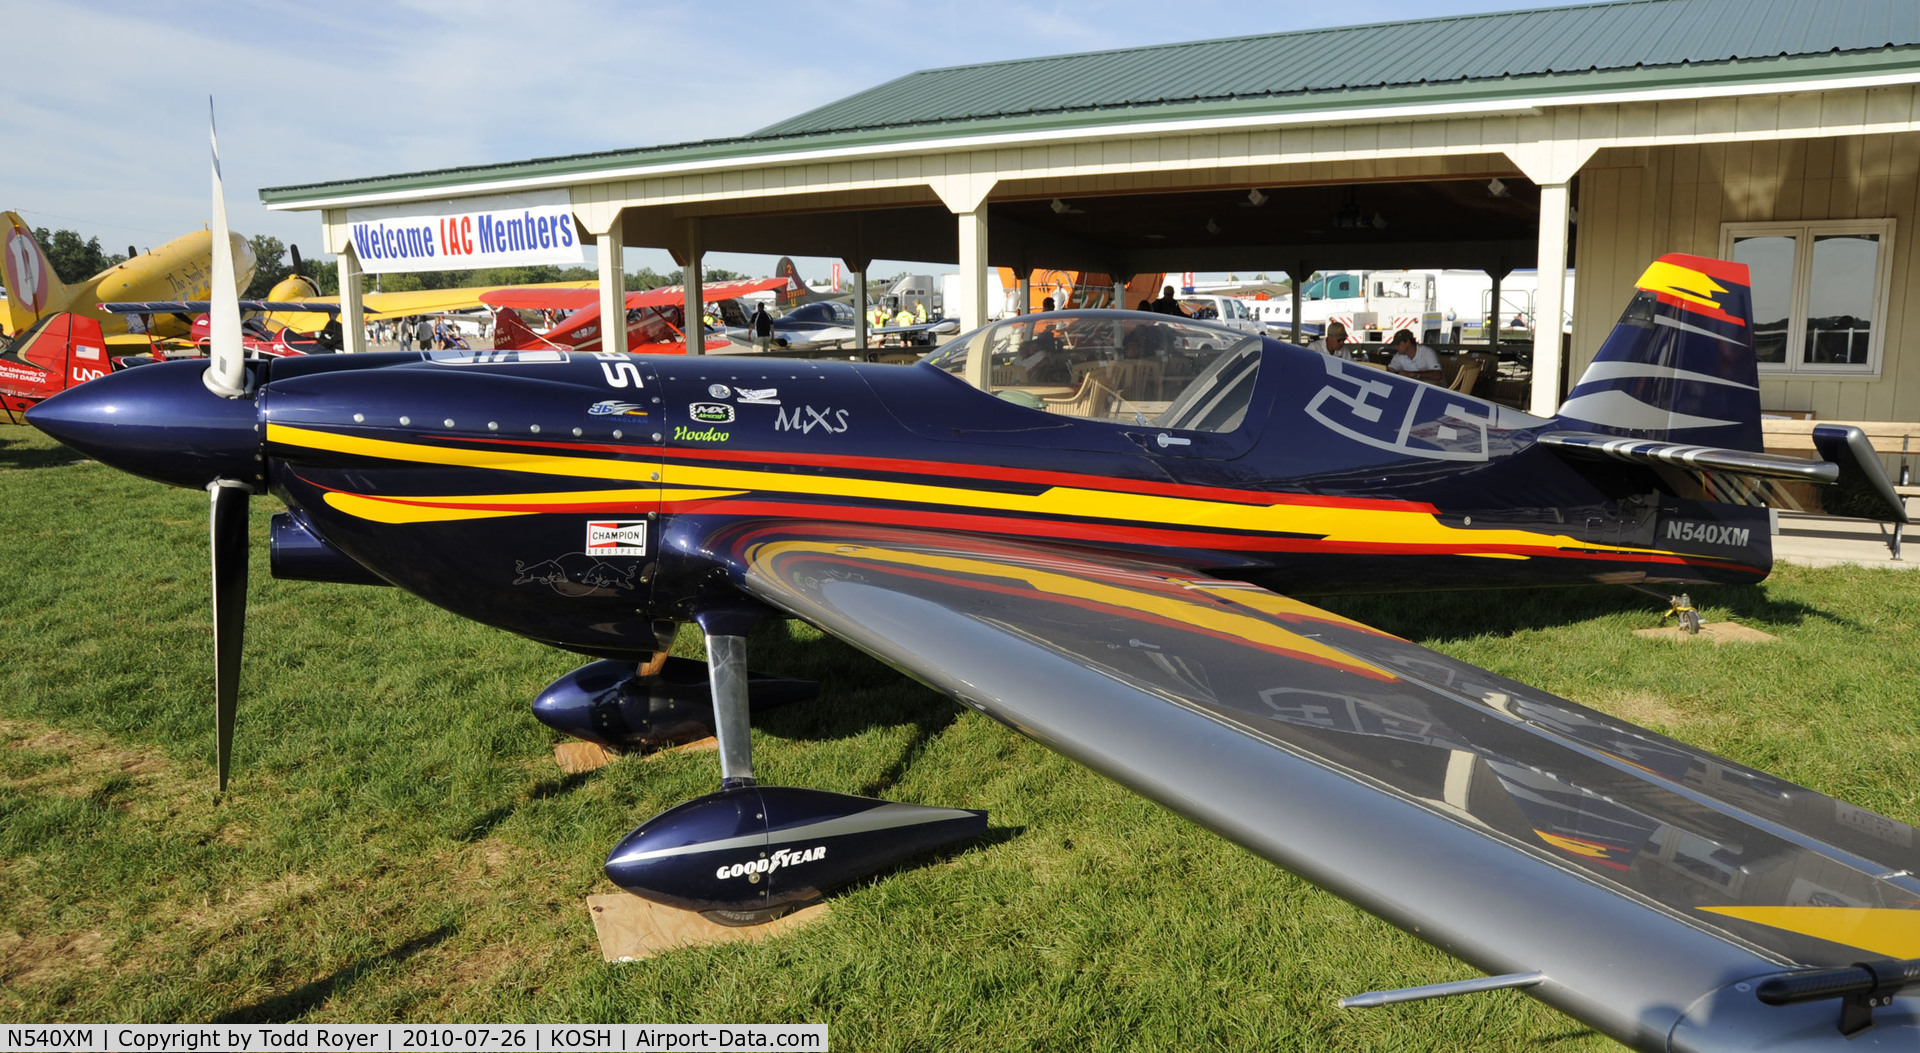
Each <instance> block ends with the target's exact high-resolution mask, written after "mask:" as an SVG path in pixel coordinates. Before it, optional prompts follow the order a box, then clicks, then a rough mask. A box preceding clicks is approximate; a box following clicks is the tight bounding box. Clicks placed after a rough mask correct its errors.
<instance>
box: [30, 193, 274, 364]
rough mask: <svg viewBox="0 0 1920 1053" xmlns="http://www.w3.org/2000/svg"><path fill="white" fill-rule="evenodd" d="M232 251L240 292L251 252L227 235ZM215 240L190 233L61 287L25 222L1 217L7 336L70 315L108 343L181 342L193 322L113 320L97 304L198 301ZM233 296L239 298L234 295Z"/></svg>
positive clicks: (206, 288) (203, 233)
mask: <svg viewBox="0 0 1920 1053" xmlns="http://www.w3.org/2000/svg"><path fill="white" fill-rule="evenodd" d="M227 238H228V241H229V242H230V243H231V244H232V246H233V274H234V280H235V281H236V282H238V283H239V288H245V287H246V285H247V283H248V282H250V281H252V280H253V269H254V262H255V261H254V256H253V248H252V246H250V245H248V244H247V239H246V238H245V237H243V236H241V235H239V234H229V235H227ZM212 255H213V234H212V233H211V232H210V231H205V230H196V231H194V232H193V233H191V234H184V235H182V236H180V237H177V238H175V239H173V240H172V241H169V242H167V243H166V244H165V245H162V246H160V247H159V248H157V249H151V250H149V251H147V252H143V253H141V254H140V255H138V256H135V257H133V258H131V259H129V260H126V261H125V262H123V263H116V264H114V265H113V266H111V267H108V268H107V269H106V270H104V271H101V272H100V273H99V274H96V275H94V276H93V277H91V278H88V279H86V280H85V281H83V282H80V283H79V284H77V285H67V284H66V283H64V282H62V281H61V280H60V278H59V276H58V275H56V274H54V272H53V264H52V263H51V262H50V261H49V260H48V259H47V255H46V253H44V252H42V251H41V249H40V243H39V242H37V241H35V240H34V238H33V231H32V230H31V229H29V228H28V227H27V224H26V221H24V220H22V219H21V218H20V217H19V216H18V215H16V214H14V213H12V212H6V213H0V275H4V277H5V280H6V290H7V297H6V301H5V307H6V321H7V330H8V332H10V333H16V334H17V333H23V332H26V330H27V329H28V327H30V326H32V325H33V323H34V322H36V321H39V320H40V318H42V317H43V316H45V315H50V314H60V313H67V314H76V315H80V316H81V317H83V318H91V319H93V320H94V321H96V322H99V323H100V331H101V334H102V335H103V336H105V337H106V338H107V340H108V342H115V338H116V337H118V338H121V340H125V339H127V338H128V337H131V338H132V339H135V340H141V341H144V340H145V339H146V338H147V336H148V333H147V329H148V328H149V327H150V328H152V329H153V330H154V331H153V333H152V334H151V335H153V336H155V337H160V338H165V337H185V336H186V335H187V331H188V328H189V327H190V326H191V325H192V319H190V318H189V319H181V318H174V317H172V316H161V317H158V318H152V319H151V320H150V321H149V320H148V319H145V318H142V317H141V316H138V315H113V314H109V313H107V312H105V311H102V310H101V309H100V304H101V302H102V301H115V300H204V299H206V298H207V296H208V294H209V291H210V286H209V284H208V283H209V282H210V280H211V279H212V277H213V264H212V262H211V260H212ZM236 291H238V290H237V289H236Z"/></svg>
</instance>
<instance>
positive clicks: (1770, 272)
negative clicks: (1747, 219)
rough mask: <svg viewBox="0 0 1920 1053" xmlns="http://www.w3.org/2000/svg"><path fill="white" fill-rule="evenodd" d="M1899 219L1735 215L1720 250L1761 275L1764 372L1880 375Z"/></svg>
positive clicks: (1759, 346) (1759, 336)
mask: <svg viewBox="0 0 1920 1053" xmlns="http://www.w3.org/2000/svg"><path fill="white" fill-rule="evenodd" d="M1892 242H1893V220H1891V219H1872V220H1847V221H1834V222H1819V223H1728V224H1724V225H1723V226H1722V227H1721V228H1720V255H1721V256H1722V257H1724V258H1726V259H1730V260H1733V261H1734V262H1736V263H1744V264H1746V265H1747V267H1748V268H1749V270H1750V271H1751V273H1752V279H1753V342H1754V348H1755V350H1756V351H1757V352H1758V353H1759V358H1760V372H1761V373H1762V374H1780V373H1829V374H1863V375H1878V374H1879V372H1880V348H1881V345H1882V344H1883V343H1884V342H1885V338H1884V331H1885V328H1886V326H1885V319H1886V310H1887V283H1888V281H1889V280H1890V279H1891V277H1892V270H1893V268H1892V255H1893V254H1892V251H1891V250H1892Z"/></svg>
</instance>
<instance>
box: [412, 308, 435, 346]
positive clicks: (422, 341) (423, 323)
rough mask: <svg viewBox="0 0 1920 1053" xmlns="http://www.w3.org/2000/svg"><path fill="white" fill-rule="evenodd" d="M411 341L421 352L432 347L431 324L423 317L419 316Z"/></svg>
mask: <svg viewBox="0 0 1920 1053" xmlns="http://www.w3.org/2000/svg"><path fill="white" fill-rule="evenodd" d="M413 339H414V342H415V343H417V344H418V345H419V346H420V350H422V351H425V350H427V349H429V348H431V347H432V346H433V323H432V322H429V321H427V319H426V317H425V316H421V318H420V321H419V322H418V323H417V324H415V325H414V327H413Z"/></svg>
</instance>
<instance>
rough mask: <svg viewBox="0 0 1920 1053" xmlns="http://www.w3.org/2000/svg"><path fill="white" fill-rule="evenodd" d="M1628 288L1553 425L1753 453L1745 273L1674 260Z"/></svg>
mask: <svg viewBox="0 0 1920 1053" xmlns="http://www.w3.org/2000/svg"><path fill="white" fill-rule="evenodd" d="M1634 287H1635V292H1634V296H1633V300H1632V302H1631V303H1629V304H1628V305H1627V309H1626V311H1625V312H1624V313H1622V314H1621V316H1620V321H1619V323H1618V324H1616V325H1615V326H1614V328H1613V332H1612V333H1611V334H1610V335H1608V337H1607V340H1606V342H1605V343H1604V344H1602V345H1601V347H1600V351H1599V353H1598V354H1596V355H1595V356H1594V359H1593V364H1592V365H1590V366H1588V367H1587V371H1586V372H1585V373H1584V374H1582V375H1581V377H1580V382H1579V383H1578V384H1576V385H1574V388H1573V390H1572V391H1571V392H1570V393H1569V394H1568V396H1567V401H1566V402H1565V403H1564V404H1562V405H1561V407H1560V413H1559V415H1558V417H1557V418H1556V419H1557V420H1559V421H1560V422H1561V423H1563V424H1565V425H1566V426H1567V427H1569V428H1570V429H1575V430H1582V431H1592V432H1600V433H1602V434H1607V435H1619V436H1622V437H1626V438H1636V439H1654V440H1660V441H1665V442H1678V443H1689V444H1694V445H1699V446H1714V447H1720V448H1722V449H1730V450H1747V451H1752V452H1759V451H1760V450H1761V449H1762V447H1763V444H1762V439H1761V435H1760V377H1759V368H1758V366H1757V365H1756V358H1755V354H1754V345H1753V295H1752V290H1751V286H1750V282H1749V279H1748V274H1747V267H1746V265H1745V264H1743V263H1729V262H1727V261H1725V260H1715V259H1707V258H1705V257H1702V256H1687V255H1681V254H1678V253H1674V254H1669V255H1666V256H1662V257H1660V258H1659V259H1658V260H1655V261H1654V262H1653V263H1652V264H1651V265H1650V266H1649V267H1648V268H1647V270H1646V273H1644V274H1642V275H1641V276H1640V280H1639V281H1637V282H1635V283H1634Z"/></svg>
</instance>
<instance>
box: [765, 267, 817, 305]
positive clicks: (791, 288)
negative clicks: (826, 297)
mask: <svg viewBox="0 0 1920 1053" xmlns="http://www.w3.org/2000/svg"><path fill="white" fill-rule="evenodd" d="M773 276H774V277H776V278H785V279H786V280H787V286H786V288H784V289H781V290H779V291H778V292H775V293H774V294H773V302H774V303H776V304H778V305H780V306H781V307H798V306H800V305H801V304H803V303H807V302H809V301H812V300H817V299H819V298H820V297H819V296H817V295H816V294H815V293H814V291H813V287H812V286H810V285H808V284H807V281H806V279H805V278H802V277H800V268H798V267H795V266H794V265H793V259H792V258H791V257H788V256H782V257H780V262H779V263H777V264H775V265H774V268H773Z"/></svg>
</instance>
